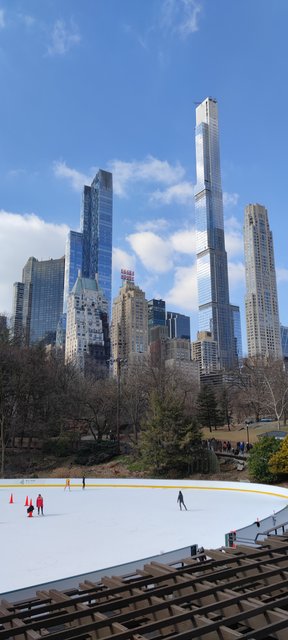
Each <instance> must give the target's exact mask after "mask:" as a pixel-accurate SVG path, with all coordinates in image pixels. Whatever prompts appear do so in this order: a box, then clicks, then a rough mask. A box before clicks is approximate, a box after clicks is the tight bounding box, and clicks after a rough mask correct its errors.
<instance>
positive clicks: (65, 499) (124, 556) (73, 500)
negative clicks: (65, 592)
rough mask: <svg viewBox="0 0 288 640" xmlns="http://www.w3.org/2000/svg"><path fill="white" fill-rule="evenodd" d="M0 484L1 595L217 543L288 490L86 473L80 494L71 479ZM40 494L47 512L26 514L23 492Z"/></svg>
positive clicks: (280, 502)
mask: <svg viewBox="0 0 288 640" xmlns="http://www.w3.org/2000/svg"><path fill="white" fill-rule="evenodd" d="M0 482H1V485H0V536H1V538H0V540H1V561H0V593H4V592H6V591H10V590H13V589H18V588H21V587H26V586H30V585H34V584H39V583H42V582H46V581H50V580H56V579H59V578H64V577H67V576H71V575H76V574H80V573H85V572H90V571H94V570H97V569H102V568H105V567H111V566H114V565H118V564H122V563H125V562H129V561H133V560H136V559H140V558H144V557H147V556H151V555H156V554H160V553H163V552H165V551H171V550H173V549H177V548H180V547H184V546H188V545H192V544H195V543H197V544H198V545H202V546H204V547H206V548H215V547H218V546H221V545H224V543H225V533H227V532H228V531H230V530H231V529H235V528H237V529H238V528H240V527H243V526H245V525H247V524H249V523H251V522H254V521H255V520H256V518H257V517H258V518H260V519H261V518H263V517H265V516H268V515H269V514H271V513H272V512H273V510H275V511H278V510H280V509H282V508H283V507H284V506H285V504H286V503H287V500H288V490H287V489H283V488H280V487H271V486H266V485H265V486H264V485H255V484H254V485H253V484H250V483H240V482H238V483H228V482H200V481H191V482H189V481H182V480H179V481H174V480H173V481H170V480H167V481H161V480H133V479H128V480H108V479H100V480H98V479H92V478H87V480H86V489H85V490H84V491H83V490H82V485H81V481H80V480H79V479H78V480H73V479H72V480H71V491H70V492H69V491H68V490H66V491H64V484H65V480H63V479H59V480H57V479H54V478H53V479H50V480H42V479H41V480H34V481H32V480H26V481H25V480H22V481H19V480H7V481H3V480H2V481H0ZM180 488H181V489H182V492H183V495H184V500H185V502H186V505H187V508H188V511H187V512H186V511H180V510H179V507H178V505H177V502H176V501H177V494H178V490H179V489H180ZM11 493H13V498H14V504H10V503H9V498H10V494H11ZM38 493H41V494H42V495H43V497H44V516H43V517H42V516H38V515H37V513H35V512H36V509H35V511H34V516H33V518H28V517H27V509H26V507H25V506H24V503H25V499H26V495H28V497H29V499H30V498H32V499H33V504H34V506H35V503H36V497H37V495H38ZM285 500H286V503H285Z"/></svg>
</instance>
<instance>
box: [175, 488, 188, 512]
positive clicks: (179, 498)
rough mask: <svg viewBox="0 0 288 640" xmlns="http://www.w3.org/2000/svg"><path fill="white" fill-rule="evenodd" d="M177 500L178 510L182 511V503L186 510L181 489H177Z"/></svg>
mask: <svg viewBox="0 0 288 640" xmlns="http://www.w3.org/2000/svg"><path fill="white" fill-rule="evenodd" d="M177 502H179V508H180V511H182V505H183V507H184V509H185V511H187V507H186V504H185V502H184V498H183V493H182V491H179V493H178V498H177Z"/></svg>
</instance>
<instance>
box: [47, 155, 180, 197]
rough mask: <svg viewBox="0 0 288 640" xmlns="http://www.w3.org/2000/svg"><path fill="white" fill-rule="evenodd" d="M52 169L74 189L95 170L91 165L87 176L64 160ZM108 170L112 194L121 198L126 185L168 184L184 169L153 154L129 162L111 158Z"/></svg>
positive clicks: (88, 180) (123, 195) (56, 163)
mask: <svg viewBox="0 0 288 640" xmlns="http://www.w3.org/2000/svg"><path fill="white" fill-rule="evenodd" d="M53 170H54V174H55V175H56V176H57V177H58V178H66V179H68V180H69V181H70V183H71V184H72V187H73V189H75V190H76V191H79V190H81V189H82V187H83V184H87V183H88V184H90V183H91V181H92V180H93V176H94V175H95V173H96V171H97V169H96V168H95V167H91V169H90V174H91V175H90V176H88V175H86V174H84V173H82V172H80V171H78V170H77V169H73V168H72V167H68V166H67V164H66V162H64V161H56V162H54V165H53ZM108 170H109V171H111V172H112V174H113V191H114V194H116V195H117V196H119V197H122V198H123V197H127V196H128V187H129V186H130V185H133V184H135V183H137V182H150V183H156V184H157V183H160V184H164V185H166V184H167V185H170V184H173V183H174V182H177V181H178V180H180V179H181V178H182V177H183V176H184V174H185V169H184V167H182V166H181V164H179V162H177V163H176V164H175V165H172V164H170V163H169V162H168V161H167V160H159V159H158V158H154V157H153V156H147V157H146V158H144V160H132V161H131V162H125V161H123V160H112V161H111V162H109V163H108Z"/></svg>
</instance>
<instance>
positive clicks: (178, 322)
mask: <svg viewBox="0 0 288 640" xmlns="http://www.w3.org/2000/svg"><path fill="white" fill-rule="evenodd" d="M166 324H167V327H168V337H169V338H170V339H172V338H182V339H185V340H190V318H189V316H184V314H183V313H177V312H176V311H167V317H166Z"/></svg>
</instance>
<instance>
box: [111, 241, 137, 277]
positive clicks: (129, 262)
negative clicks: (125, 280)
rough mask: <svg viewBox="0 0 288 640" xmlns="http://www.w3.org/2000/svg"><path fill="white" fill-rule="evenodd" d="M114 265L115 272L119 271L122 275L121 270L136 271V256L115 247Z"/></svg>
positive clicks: (113, 254)
mask: <svg viewBox="0 0 288 640" xmlns="http://www.w3.org/2000/svg"><path fill="white" fill-rule="evenodd" d="M112 265H113V271H118V272H119V273H120V271H121V269H132V271H134V270H135V256H133V255H131V253H128V252H127V251H124V249H120V248H119V247H113V252H112Z"/></svg>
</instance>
